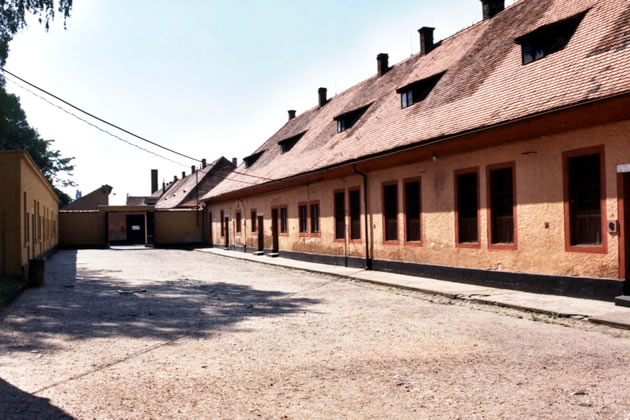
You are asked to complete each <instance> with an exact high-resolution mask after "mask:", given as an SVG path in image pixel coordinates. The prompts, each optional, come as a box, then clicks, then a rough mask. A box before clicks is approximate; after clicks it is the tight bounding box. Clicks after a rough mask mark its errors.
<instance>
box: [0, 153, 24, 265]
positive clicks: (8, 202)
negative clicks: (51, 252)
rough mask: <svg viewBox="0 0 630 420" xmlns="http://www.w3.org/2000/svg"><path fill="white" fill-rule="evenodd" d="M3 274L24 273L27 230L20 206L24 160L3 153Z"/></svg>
mask: <svg viewBox="0 0 630 420" xmlns="http://www.w3.org/2000/svg"><path fill="white" fill-rule="evenodd" d="M0 197H2V199H0V275H4V276H21V274H22V273H21V270H22V263H21V260H22V255H21V249H22V247H23V246H24V232H23V231H22V228H21V226H22V224H21V223H22V221H21V217H22V216H21V214H22V212H23V210H20V209H21V208H22V207H20V205H21V203H22V201H21V199H20V160H19V158H18V156H17V155H16V154H14V153H6V152H4V153H0Z"/></svg>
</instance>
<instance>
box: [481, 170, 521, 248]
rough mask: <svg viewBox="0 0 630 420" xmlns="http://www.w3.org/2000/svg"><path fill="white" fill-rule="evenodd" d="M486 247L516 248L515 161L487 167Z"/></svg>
mask: <svg viewBox="0 0 630 420" xmlns="http://www.w3.org/2000/svg"><path fill="white" fill-rule="evenodd" d="M486 174H487V176H486V179H487V196H488V248H490V249H492V248H496V249H516V246H517V245H516V243H517V240H516V177H515V163H514V162H507V163H500V164H496V165H490V166H488V167H487V172H486Z"/></svg>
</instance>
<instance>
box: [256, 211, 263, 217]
mask: <svg viewBox="0 0 630 420" xmlns="http://www.w3.org/2000/svg"><path fill="white" fill-rule="evenodd" d="M257 215H258V216H264V215H265V213H263V212H262V211H259V212H258V214H257Z"/></svg>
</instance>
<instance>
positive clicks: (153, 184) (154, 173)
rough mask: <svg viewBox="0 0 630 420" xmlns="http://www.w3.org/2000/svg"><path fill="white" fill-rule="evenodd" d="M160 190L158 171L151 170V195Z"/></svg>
mask: <svg viewBox="0 0 630 420" xmlns="http://www.w3.org/2000/svg"><path fill="white" fill-rule="evenodd" d="M157 189H158V170H157V169H151V194H153V193H154V192H156V191H157Z"/></svg>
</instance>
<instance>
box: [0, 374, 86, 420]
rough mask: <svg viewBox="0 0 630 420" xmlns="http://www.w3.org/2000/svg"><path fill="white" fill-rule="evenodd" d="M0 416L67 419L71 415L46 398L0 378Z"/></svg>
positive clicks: (16, 418) (8, 417)
mask: <svg viewBox="0 0 630 420" xmlns="http://www.w3.org/2000/svg"><path fill="white" fill-rule="evenodd" d="M0 418H2V419H5V420H12V419H15V420H18V419H19V420H22V419H51V420H53V419H54V420H57V419H64V420H65V419H68V420H69V419H72V418H73V417H71V416H69V415H68V414H67V413H66V412H64V411H63V410H61V409H60V408H57V407H55V406H54V405H52V404H50V401H49V400H48V399H46V398H40V397H35V396H33V395H31V394H29V393H28V392H24V391H22V390H21V389H19V388H16V387H14V386H13V385H11V384H10V383H8V382H6V381H4V380H2V379H0Z"/></svg>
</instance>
